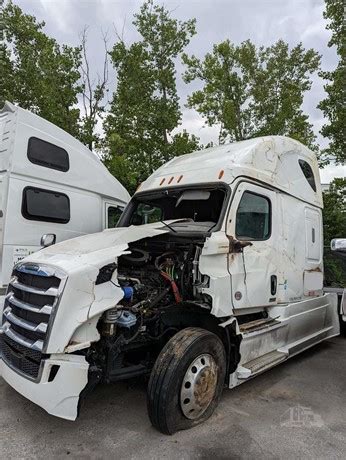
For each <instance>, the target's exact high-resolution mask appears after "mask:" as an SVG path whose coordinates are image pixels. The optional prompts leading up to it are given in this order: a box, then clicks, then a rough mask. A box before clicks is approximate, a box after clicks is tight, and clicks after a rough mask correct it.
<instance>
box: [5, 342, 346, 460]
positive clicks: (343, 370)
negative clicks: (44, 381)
mask: <svg viewBox="0 0 346 460" xmlns="http://www.w3.org/2000/svg"><path fill="white" fill-rule="evenodd" d="M145 405H146V403H145V385H144V384H143V383H135V384H132V386H130V387H128V386H127V385H125V384H116V385H111V386H100V387H99V388H98V389H96V390H95V392H94V393H93V394H92V395H91V396H90V397H89V399H88V401H87V403H86V405H85V406H84V409H83V410H82V413H81V417H80V419H79V420H78V421H76V422H67V421H64V420H59V419H57V418H54V417H52V416H49V415H47V414H46V413H45V412H44V411H43V410H41V409H40V408H39V407H37V406H35V405H34V404H32V403H30V402H29V401H27V400H25V399H24V398H22V397H21V396H20V395H18V394H17V393H16V392H15V391H14V390H12V389H11V388H10V387H9V386H8V385H7V384H5V382H4V381H3V380H2V379H0V457H1V458H4V459H5V458H11V459H17V458H45V459H50V458H69V459H71V458H77V459H89V458H90V459H91V458H92V459H94V458H97V459H104V458H106V459H108V458H117V459H123V458H133V459H137V458H140V459H147V458H150V459H163V458H169V459H176V458H182V459H190V458H200V459H210V458H212V459H237V458H247V459H248V458H250V459H251V458H256V459H258V458H266V459H268V458H269V459H270V458H285V459H291V458H292V459H293V458H294V459H297V458H311V459H320V458H321V459H322V458H323V459H327V458H328V459H330V458H333V459H337V458H340V459H341V458H343V459H344V458H345V453H346V339H345V338H344V339H343V338H335V339H332V340H330V341H328V342H325V343H323V344H321V345H318V346H317V347H315V348H314V349H312V350H309V351H307V352H305V353H304V354H302V355H300V356H298V357H295V358H292V359H291V360H290V361H288V362H287V363H285V364H281V365H280V366H278V367H277V368H275V369H273V370H271V371H269V372H267V373H266V374H263V375H262V376H260V377H257V378H256V379H253V380H252V381H251V382H248V383H246V384H244V385H241V386H240V387H238V388H236V389H234V390H232V391H227V390H226V391H225V392H224V394H223V398H222V400H221V404H220V406H219V408H218V409H217V411H216V413H215V414H214V416H213V417H212V418H211V419H210V420H209V421H208V422H207V423H205V424H204V425H202V426H199V427H196V428H194V429H193V430H190V431H185V432H179V433H176V434H175V435H174V436H163V435H161V434H160V433H158V432H156V431H155V430H154V429H153V428H152V427H151V426H150V423H149V421H148V418H147V415H146V407H145ZM298 406H302V407H304V408H309V409H311V411H312V412H313V416H312V423H308V426H300V427H299V426H298V427H297V426H296V427H295V426H284V423H285V422H286V423H287V422H288V425H291V423H290V418H289V416H290V413H291V412H290V409H292V410H293V411H295V412H294V414H295V415H297V411H299V409H298V410H297V409H294V408H297V407H298ZM301 410H302V411H303V414H307V413H308V412H307V409H301ZM312 425H315V426H312Z"/></svg>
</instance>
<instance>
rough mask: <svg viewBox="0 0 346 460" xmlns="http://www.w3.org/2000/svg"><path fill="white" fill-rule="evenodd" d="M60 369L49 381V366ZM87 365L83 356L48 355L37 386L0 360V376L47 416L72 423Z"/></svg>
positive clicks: (85, 376)
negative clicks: (50, 415)
mask: <svg viewBox="0 0 346 460" xmlns="http://www.w3.org/2000/svg"><path fill="white" fill-rule="evenodd" d="M54 365H56V366H59V369H58V371H57V373H56V375H55V377H54V378H51V380H52V381H49V376H50V375H51V369H52V366H54ZM88 369H89V364H88V363H87V361H86V360H85V358H84V356H78V355H67V354H61V355H60V354H59V355H51V357H50V358H49V359H45V360H44V361H43V362H42V368H41V372H40V379H39V381H37V382H34V381H32V380H29V379H28V378H26V377H24V376H22V375H20V374H18V373H17V372H16V371H15V370H13V369H12V368H11V367H10V366H9V365H8V364H7V363H6V362H5V361H4V360H3V359H1V356H0V375H1V376H2V378H3V379H4V380H5V381H6V382H7V383H8V384H9V385H10V386H11V387H12V388H14V389H15V390H16V391H18V393H20V394H21V395H23V396H24V397H25V398H27V399H29V400H30V401H32V402H34V403H35V404H37V405H38V406H40V407H42V408H43V409H44V410H45V411H47V412H48V413H49V414H52V415H55V416H57V417H61V418H64V419H67V420H75V419H76V418H77V415H78V403H79V396H80V393H81V391H82V390H83V389H84V388H85V386H86V384H87V381H88Z"/></svg>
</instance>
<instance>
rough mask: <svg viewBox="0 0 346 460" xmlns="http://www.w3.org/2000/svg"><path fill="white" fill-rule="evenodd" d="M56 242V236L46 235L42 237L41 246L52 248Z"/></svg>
mask: <svg viewBox="0 0 346 460" xmlns="http://www.w3.org/2000/svg"><path fill="white" fill-rule="evenodd" d="M55 242H56V235H55V234H54V233H45V234H44V235H42V237H41V246H42V247H44V248H47V247H48V246H52V244H55Z"/></svg>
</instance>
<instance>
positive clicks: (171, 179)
mask: <svg viewBox="0 0 346 460" xmlns="http://www.w3.org/2000/svg"><path fill="white" fill-rule="evenodd" d="M173 179H174V176H172V177H171V178H170V179H169V181H168V185H169V184H170V183H172V182H173Z"/></svg>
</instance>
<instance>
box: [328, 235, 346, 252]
mask: <svg viewBox="0 0 346 460" xmlns="http://www.w3.org/2000/svg"><path fill="white" fill-rule="evenodd" d="M330 249H331V250H332V251H337V252H346V238H334V239H333V240H332V241H331V242H330Z"/></svg>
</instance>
